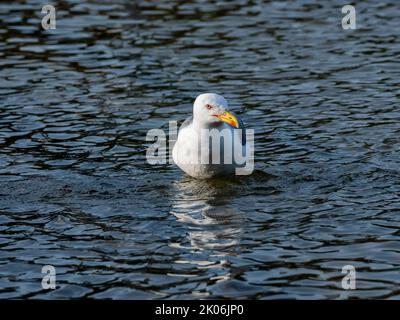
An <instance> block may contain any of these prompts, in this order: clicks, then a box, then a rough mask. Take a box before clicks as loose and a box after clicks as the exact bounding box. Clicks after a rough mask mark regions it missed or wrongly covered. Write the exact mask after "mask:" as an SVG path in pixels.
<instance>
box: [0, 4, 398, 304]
mask: <svg viewBox="0 0 400 320" xmlns="http://www.w3.org/2000/svg"><path fill="white" fill-rule="evenodd" d="M158 2H159V1H145V2H142V1H140V2H139V1H137V2H135V1H122V0H118V1H86V2H84V3H83V2H82V1H80V0H75V1H73V0H66V1H60V2H59V3H57V2H56V9H57V29H56V30H49V31H44V30H41V22H40V21H41V18H42V16H43V15H42V14H41V13H40V11H41V6H42V5H43V3H42V1H9V2H8V3H7V2H2V3H1V4H0V27H1V28H0V47H1V50H0V75H1V76H0V275H1V277H0V298H33V299H39V298H44V299H55V298H58V299H63V298H114V299H177V298H179V299H193V298H195V299H197V298H201V299H209V298H229V299H236V298H251V299H282V298H284V299H286V298H296V299H342V298H343V299H345V298H392V299H399V298H400V295H399V284H400V259H399V257H400V249H399V248H400V233H399V226H400V197H399V193H400V182H399V181H400V171H399V164H400V160H399V159H400V157H399V146H400V138H399V136H400V135H399V133H400V121H399V120H400V113H399V111H398V107H399V96H400V90H399V89H400V87H399V76H400V65H399V58H400V36H399V30H400V18H399V17H400V6H399V3H398V2H397V1H394V0H393V1H385V3H379V2H378V1H372V0H371V1H363V2H362V3H359V4H357V6H356V9H357V30H343V29H342V28H341V19H342V17H343V15H342V14H341V7H342V6H343V5H344V4H347V3H346V2H343V1H329V2H326V3H324V4H322V3H320V4H316V3H315V1H305V0H304V1H303V0H293V1H268V2H267V1H265V2H264V1H263V2H262V1H225V2H218V4H216V3H210V2H206V1H185V3H182V2H181V1H168V2H165V3H163V4H157V3H158ZM203 92H217V93H220V94H222V95H224V96H225V97H226V98H227V100H228V101H229V103H230V106H231V109H232V110H233V111H235V112H236V113H237V114H239V115H240V116H241V117H242V119H243V121H244V122H245V123H246V125H247V126H248V127H249V128H253V129H254V130H255V137H256V142H255V146H256V151H255V153H256V159H255V165H256V167H255V172H254V174H253V175H251V176H248V177H241V178H238V179H220V180H211V181H198V180H194V179H192V178H190V177H187V176H185V175H184V174H183V173H182V172H181V171H180V170H179V169H178V168H177V167H176V166H174V165H172V164H167V165H155V166H152V165H150V164H148V163H147V162H146V158H145V155H146V148H147V147H148V146H149V142H147V141H146V134H147V132H148V130H150V129H153V128H162V129H167V128H168V121H169V120H179V121H181V120H183V119H185V118H186V117H187V116H188V115H189V114H190V113H191V104H192V102H193V100H194V98H195V97H196V96H197V95H198V94H200V93H203ZM48 264H49V265H53V266H54V267H55V268H56V272H57V278H56V279H57V289H56V290H43V289H42V287H41V280H42V277H43V274H41V269H42V266H44V265H48ZM344 265H353V266H354V267H355V268H356V271H357V282H356V285H357V290H352V291H346V290H343V289H342V287H341V281H342V278H343V276H344V274H342V273H341V270H342V267H343V266H344Z"/></svg>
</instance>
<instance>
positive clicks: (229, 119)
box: [215, 111, 239, 128]
mask: <svg viewBox="0 0 400 320" xmlns="http://www.w3.org/2000/svg"><path fill="white" fill-rule="evenodd" d="M215 117H217V118H218V119H219V120H221V121H223V122H226V123H227V124H229V125H231V126H232V127H235V128H239V122H238V120H237V119H236V117H235V116H234V115H233V114H232V113H230V112H228V111H225V112H224V113H223V114H216V115H215Z"/></svg>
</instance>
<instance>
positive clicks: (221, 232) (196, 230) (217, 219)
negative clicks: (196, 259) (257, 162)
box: [171, 176, 242, 256]
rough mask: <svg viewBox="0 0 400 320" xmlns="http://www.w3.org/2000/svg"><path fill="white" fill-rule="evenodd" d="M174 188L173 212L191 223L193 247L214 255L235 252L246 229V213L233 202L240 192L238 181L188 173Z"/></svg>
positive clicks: (190, 232) (233, 253) (189, 229)
mask: <svg viewBox="0 0 400 320" xmlns="http://www.w3.org/2000/svg"><path fill="white" fill-rule="evenodd" d="M173 188H175V189H176V190H174V191H176V192H174V194H175V198H174V199H173V201H172V208H171V213H172V214H174V215H175V217H176V218H177V219H178V221H181V222H182V223H184V224H186V225H187V235H188V240H189V242H190V245H191V249H195V250H196V249H197V250H202V251H208V252H207V253H208V254H210V255H212V256H227V255H235V253H236V250H237V249H238V247H239V245H240V238H241V233H242V229H241V227H240V226H241V222H242V215H241V214H240V212H239V211H237V210H236V209H235V208H234V207H233V206H232V205H233V203H232V202H231V200H232V199H234V198H235V194H236V193H237V192H238V190H237V189H238V185H237V183H235V182H234V181H233V180H227V179H222V180H221V179H219V180H196V179H193V178H190V177H187V176H184V177H182V178H181V180H179V181H177V182H176V183H175V184H174V185H173Z"/></svg>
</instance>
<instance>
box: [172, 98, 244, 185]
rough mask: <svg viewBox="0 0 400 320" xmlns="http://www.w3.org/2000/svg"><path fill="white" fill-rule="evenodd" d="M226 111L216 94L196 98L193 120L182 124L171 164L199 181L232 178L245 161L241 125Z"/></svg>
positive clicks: (225, 103) (222, 99) (225, 106)
mask: <svg viewBox="0 0 400 320" xmlns="http://www.w3.org/2000/svg"><path fill="white" fill-rule="evenodd" d="M227 109H228V103H227V101H226V100H225V98H224V97H222V96H220V95H218V94H215V93H205V94H201V95H199V96H198V97H197V98H196V100H195V102H194V105H193V117H190V118H188V119H186V120H185V122H184V123H183V124H182V126H181V128H180V130H179V133H178V139H177V141H176V143H175V145H174V148H173V152H172V156H173V159H174V162H175V163H176V164H177V165H178V167H179V168H181V169H182V170H183V171H184V172H186V173H187V174H188V175H190V176H192V177H195V178H200V179H205V178H211V177H216V176H227V175H228V176H229V175H235V169H237V168H239V167H242V166H243V164H244V162H245V161H246V156H247V154H248V152H247V148H246V143H245V133H244V126H243V123H242V121H241V120H240V119H239V118H238V117H237V116H235V115H234V114H232V113H230V112H229V111H228V110H227ZM221 137H222V138H221ZM218 142H219V143H218Z"/></svg>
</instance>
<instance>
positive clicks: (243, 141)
mask: <svg viewBox="0 0 400 320" xmlns="http://www.w3.org/2000/svg"><path fill="white" fill-rule="evenodd" d="M231 113H232V114H233V115H234V116H235V117H236V119H237V120H238V123H239V128H238V129H241V130H242V139H241V143H242V145H243V146H244V145H245V144H246V127H245V126H244V123H243V121H242V119H240V117H239V116H238V115H236V114H235V113H234V112H231Z"/></svg>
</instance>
